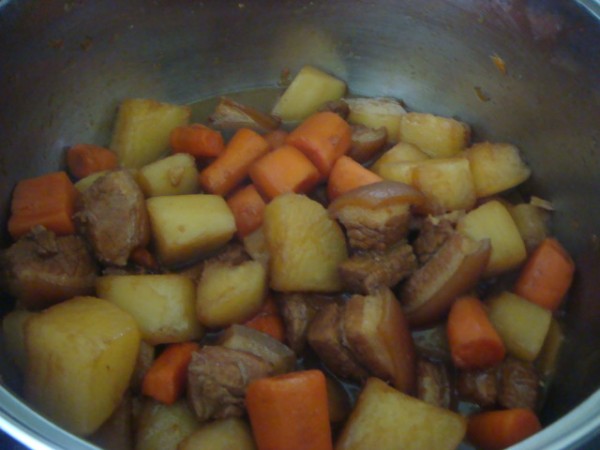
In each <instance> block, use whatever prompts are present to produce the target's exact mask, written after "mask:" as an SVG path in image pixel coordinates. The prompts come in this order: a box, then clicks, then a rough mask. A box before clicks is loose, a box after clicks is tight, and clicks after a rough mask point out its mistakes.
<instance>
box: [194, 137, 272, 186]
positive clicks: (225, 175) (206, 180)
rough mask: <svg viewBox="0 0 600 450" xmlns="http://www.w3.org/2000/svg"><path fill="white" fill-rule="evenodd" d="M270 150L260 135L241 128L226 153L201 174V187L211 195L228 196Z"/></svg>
mask: <svg viewBox="0 0 600 450" xmlns="http://www.w3.org/2000/svg"><path fill="white" fill-rule="evenodd" d="M269 149H270V147H269V143H268V142H267V141H266V140H265V138H263V137H262V136H261V135H260V134H258V133H256V132H255V131H252V130H250V129H249V128H240V129H239V130H238V131H237V132H236V133H235V134H234V135H233V137H232V138H231V140H230V141H229V142H228V143H227V146H226V147H225V151H224V152H223V153H221V155H220V156H219V157H218V158H217V159H216V160H215V161H213V162H212V163H211V164H210V165H209V166H208V167H206V168H205V169H204V170H203V171H202V172H200V176H199V181H200V185H201V186H202V187H203V188H204V190H206V191H207V192H209V193H211V194H218V195H227V194H228V193H229V192H231V190H232V189H234V188H235V187H236V186H237V185H239V184H240V183H241V182H242V181H243V180H244V178H246V177H247V176H248V170H249V169H250V166H251V165H252V163H253V162H254V161H256V160H257V159H258V158H260V157H261V156H263V155H264V154H266V153H267V152H268V151H269Z"/></svg>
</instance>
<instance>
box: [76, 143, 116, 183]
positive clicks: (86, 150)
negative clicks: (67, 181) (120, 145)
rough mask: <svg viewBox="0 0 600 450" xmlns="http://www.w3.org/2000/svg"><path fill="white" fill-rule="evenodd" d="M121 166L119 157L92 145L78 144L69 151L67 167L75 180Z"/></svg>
mask: <svg viewBox="0 0 600 450" xmlns="http://www.w3.org/2000/svg"><path fill="white" fill-rule="evenodd" d="M118 165H119V161H118V158H117V155H116V154H115V153H114V152H112V151H110V150H109V149H107V148H104V147H100V146H98V145H92V144H77V145H74V146H73V147H71V148H70V149H69V150H67V167H68V168H69V172H70V173H71V175H73V176H74V177H75V178H79V179H81V178H85V177H87V176H89V175H91V174H93V173H97V172H102V171H104V170H111V169H114V168H116V167H117V166H118Z"/></svg>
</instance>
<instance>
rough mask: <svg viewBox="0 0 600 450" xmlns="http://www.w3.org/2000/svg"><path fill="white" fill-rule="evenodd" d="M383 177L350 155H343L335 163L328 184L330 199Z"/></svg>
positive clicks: (380, 179)
mask: <svg viewBox="0 0 600 450" xmlns="http://www.w3.org/2000/svg"><path fill="white" fill-rule="evenodd" d="M378 181H383V179H382V178H381V177H380V176H379V175H377V174H376V173H374V172H372V171H370V170H369V169H367V168H365V167H364V166H362V165H360V164H359V163H357V162H356V161H354V160H353V159H352V158H349V157H348V156H341V157H340V158H338V160H337V161H336V162H335V164H334V165H333V168H332V169H331V173H330V174H329V180H328V184H327V196H328V197H329V201H333V200H335V199H336V198H337V197H339V196H340V195H342V194H344V193H346V192H348V191H351V190H352V189H356V188H358V187H361V186H365V185H367V184H372V183H377V182H378Z"/></svg>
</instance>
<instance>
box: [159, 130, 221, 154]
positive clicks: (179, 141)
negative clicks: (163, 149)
mask: <svg viewBox="0 0 600 450" xmlns="http://www.w3.org/2000/svg"><path fill="white" fill-rule="evenodd" d="M169 141H170V144H171V150H173V153H189V154H190V155H192V156H194V157H196V158H214V157H217V156H219V155H220V154H221V153H223V150H224V149H225V142H224V141H223V136H222V135H221V133H220V132H218V131H216V130H213V129H212V128H209V127H207V126H205V125H202V124H198V123H196V124H192V125H187V126H181V127H177V128H175V129H174V130H173V131H171V135H170V136H169Z"/></svg>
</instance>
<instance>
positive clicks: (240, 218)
mask: <svg viewBox="0 0 600 450" xmlns="http://www.w3.org/2000/svg"><path fill="white" fill-rule="evenodd" d="M227 204H228V205H229V209H231V212H232V213H233V217H234V218H235V225H236V227H237V235H238V237H240V238H243V237H245V236H247V235H249V234H250V233H252V232H253V231H255V230H256V229H257V228H259V227H260V226H261V225H262V221H263V214H264V211H265V207H266V206H267V204H266V203H265V201H264V200H263V198H262V197H261V196H260V194H259V193H258V191H257V190H256V186H254V185H253V184H249V185H248V186H245V187H243V188H241V189H240V190H238V191H236V192H234V193H233V194H232V195H231V196H230V197H229V198H228V199H227Z"/></svg>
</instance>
